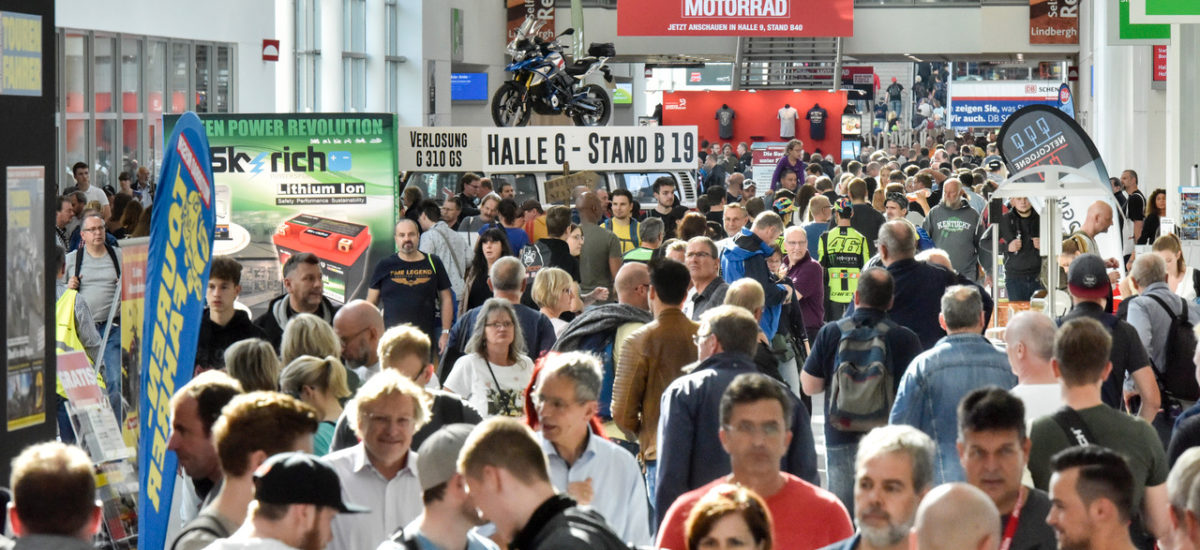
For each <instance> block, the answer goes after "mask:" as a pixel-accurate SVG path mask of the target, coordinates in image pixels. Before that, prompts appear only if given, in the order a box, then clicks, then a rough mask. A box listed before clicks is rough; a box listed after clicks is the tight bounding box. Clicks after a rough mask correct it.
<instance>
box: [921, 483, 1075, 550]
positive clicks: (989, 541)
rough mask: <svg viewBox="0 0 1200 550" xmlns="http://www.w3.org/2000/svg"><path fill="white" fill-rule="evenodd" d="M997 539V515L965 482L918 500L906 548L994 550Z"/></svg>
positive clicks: (983, 495) (942, 487)
mask: <svg viewBox="0 0 1200 550" xmlns="http://www.w3.org/2000/svg"><path fill="white" fill-rule="evenodd" d="M1000 536H1001V535H1000V512H998V511H996V505H995V504H993V503H992V499H990V498H988V496H987V493H984V492H983V491H981V490H979V489H977V488H976V487H974V486H972V485H968V484H966V483H946V484H944V485H939V486H937V487H935V488H933V489H932V490H930V491H929V494H927V495H925V499H924V500H922V501H921V506H920V507H918V508H917V521H916V525H914V526H913V529H912V533H911V534H910V535H909V538H908V548H909V550H996V549H997V548H999V547H1000ZM1060 547H1061V546H1060Z"/></svg>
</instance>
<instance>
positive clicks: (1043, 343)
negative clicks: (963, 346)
mask: <svg viewBox="0 0 1200 550" xmlns="http://www.w3.org/2000/svg"><path fill="white" fill-rule="evenodd" d="M1056 330H1058V326H1057V325H1055V324H1054V320H1053V319H1051V318H1050V316H1049V315H1046V314H1045V313H1042V312H1040V311H1022V312H1020V313H1018V314H1016V315H1014V316H1013V318H1012V319H1010V320H1009V321H1008V327H1007V328H1005V330H1004V343H1005V353H1007V354H1008V364H1009V366H1011V367H1012V371H1013V374H1015V375H1017V385H1016V386H1015V387H1013V389H1012V393H1013V395H1015V396H1017V397H1018V398H1020V399H1021V401H1022V402H1024V403H1025V424H1026V425H1031V424H1033V420H1034V419H1035V418H1039V417H1042V416H1046V415H1051V414H1054V411H1057V410H1058V409H1060V408H1062V406H1063V400H1062V394H1061V392H1060V390H1059V385H1058V377H1057V376H1055V375H1054V368H1053V367H1052V366H1050V360H1051V359H1052V358H1054V331H1056Z"/></svg>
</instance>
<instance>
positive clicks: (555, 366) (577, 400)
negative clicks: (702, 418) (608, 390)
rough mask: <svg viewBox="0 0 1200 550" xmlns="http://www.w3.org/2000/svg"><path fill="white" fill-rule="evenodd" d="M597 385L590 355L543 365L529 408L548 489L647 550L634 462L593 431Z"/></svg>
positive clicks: (644, 506) (645, 508)
mask: <svg viewBox="0 0 1200 550" xmlns="http://www.w3.org/2000/svg"><path fill="white" fill-rule="evenodd" d="M600 383H601V368H600V362H599V361H598V360H597V359H596V357H595V356H594V355H591V354H588V353H583V352H568V353H563V354H560V355H557V356H555V357H553V358H550V359H547V360H546V364H545V366H544V367H543V368H542V372H541V376H540V379H539V380H538V384H537V389H536V390H535V391H534V394H533V402H534V404H535V405H536V406H537V411H538V416H539V419H540V421H541V426H542V429H541V430H539V431H538V433H537V439H538V443H539V444H540V445H541V446H542V450H543V451H545V453H546V458H547V459H548V462H549V465H550V483H551V484H553V485H554V488H555V489H556V490H558V491H560V492H563V493H566V494H567V495H569V496H570V497H572V498H574V499H575V500H576V501H577V502H579V503H580V504H584V505H589V506H591V507H592V508H593V509H594V510H596V511H597V512H599V513H600V515H601V516H604V519H605V521H607V522H608V525H609V526H610V527H612V529H613V531H614V532H616V533H617V536H619V537H621V540H623V541H625V542H628V543H632V544H636V545H650V544H652V543H653V539H651V537H650V509H649V503H648V500H647V496H646V484H645V481H644V480H643V479H642V475H641V469H640V468H639V467H638V464H637V461H636V460H635V459H634V458H633V455H631V454H629V452H627V451H625V450H624V449H622V448H621V447H619V446H617V445H616V444H615V443H612V442H610V441H608V440H606V439H604V438H603V437H601V436H598V435H596V434H595V433H592V430H591V426H590V421H591V419H592V417H594V416H595V415H596V413H597V412H598V410H599V404H598V403H597V399H598V397H599V395H600Z"/></svg>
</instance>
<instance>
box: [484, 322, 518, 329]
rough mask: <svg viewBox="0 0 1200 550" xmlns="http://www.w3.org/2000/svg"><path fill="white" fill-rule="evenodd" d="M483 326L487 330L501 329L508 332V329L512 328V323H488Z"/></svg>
mask: <svg viewBox="0 0 1200 550" xmlns="http://www.w3.org/2000/svg"><path fill="white" fill-rule="evenodd" d="M484 326H485V327H488V328H501V329H504V330H508V329H510V328H513V324H512V321H500V322H497V323H488V324H486V325H484Z"/></svg>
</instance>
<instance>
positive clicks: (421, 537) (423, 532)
mask: <svg viewBox="0 0 1200 550" xmlns="http://www.w3.org/2000/svg"><path fill="white" fill-rule="evenodd" d="M474 427H475V426H473V425H471V424H451V425H449V426H445V427H443V428H442V429H440V430H438V431H436V432H434V433H433V435H430V436H429V438H428V439H426V440H425V442H424V443H422V444H421V448H420V449H419V450H418V453H417V472H418V473H417V477H418V478H420V480H421V491H422V500H423V501H424V502H425V509H424V511H422V512H421V515H420V516H417V519H415V520H413V522H412V523H410V524H408V525H407V526H405V527H404V528H403V529H400V530H398V531H397V532H396V533H394V534H393V535H392V538H391V539H389V540H387V541H385V542H384V543H383V544H381V545H379V550H404V549H406V548H422V549H431V548H432V549H434V550H458V549H460V548H465V549H466V550H492V549H495V548H496V543H494V542H492V541H490V540H488V539H486V538H484V537H482V536H480V535H479V534H477V533H476V532H475V531H474V529H475V528H476V527H478V526H480V525H483V524H484V523H486V522H485V521H483V519H482V518H480V517H479V512H478V511H477V510H476V509H475V503H474V501H473V500H471V495H470V494H469V493H467V478H465V477H463V475H462V474H460V473H458V471H457V470H456V468H457V461H458V453H459V451H461V450H462V448H463V445H464V444H465V443H466V442H467V436H469V435H471V429H472V428H474Z"/></svg>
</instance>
